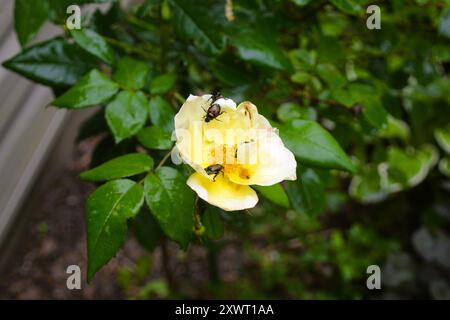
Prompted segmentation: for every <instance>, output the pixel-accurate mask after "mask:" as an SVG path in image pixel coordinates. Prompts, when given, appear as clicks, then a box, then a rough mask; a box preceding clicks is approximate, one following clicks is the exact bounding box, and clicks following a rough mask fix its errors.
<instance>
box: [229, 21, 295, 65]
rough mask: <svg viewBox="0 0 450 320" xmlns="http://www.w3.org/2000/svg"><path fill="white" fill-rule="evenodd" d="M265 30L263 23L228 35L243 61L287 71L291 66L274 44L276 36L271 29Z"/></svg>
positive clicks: (275, 43)
mask: <svg viewBox="0 0 450 320" xmlns="http://www.w3.org/2000/svg"><path fill="white" fill-rule="evenodd" d="M267 29H268V27H267V26H266V25H265V23H261V24H258V25H257V26H254V27H242V28H239V29H238V30H235V32H233V33H231V34H230V37H231V41H232V43H233V45H234V46H235V47H236V48H237V51H238V54H239V56H240V57H241V58H242V59H243V60H246V61H250V62H253V63H256V64H259V65H264V66H268V67H271V68H274V69H277V70H287V69H289V68H290V67H291V64H290V62H289V59H288V58H287V57H286V56H285V54H284V52H283V50H282V49H281V48H280V46H279V45H278V43H277V42H276V39H278V37H277V35H276V34H274V32H273V31H272V27H270V28H269V30H270V31H268V30H267Z"/></svg>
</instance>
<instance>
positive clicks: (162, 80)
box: [150, 73, 177, 94]
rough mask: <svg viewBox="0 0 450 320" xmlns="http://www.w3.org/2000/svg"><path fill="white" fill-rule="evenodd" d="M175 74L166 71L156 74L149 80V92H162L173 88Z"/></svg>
mask: <svg viewBox="0 0 450 320" xmlns="http://www.w3.org/2000/svg"><path fill="white" fill-rule="evenodd" d="M176 81H177V76H176V75H175V74H174V73H166V74H162V75H160V76H157V77H155V78H153V79H152V81H151V82H150V92H151V93H152V94H164V93H166V92H168V91H169V90H170V89H172V88H173V86H174V85H175V82H176Z"/></svg>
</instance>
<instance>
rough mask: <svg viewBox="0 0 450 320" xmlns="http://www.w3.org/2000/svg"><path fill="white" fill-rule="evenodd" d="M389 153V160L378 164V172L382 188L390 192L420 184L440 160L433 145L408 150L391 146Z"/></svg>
mask: <svg viewBox="0 0 450 320" xmlns="http://www.w3.org/2000/svg"><path fill="white" fill-rule="evenodd" d="M387 155H388V159H387V162H386V163H381V164H380V165H379V166H378V173H379V175H380V177H381V180H380V181H381V186H382V188H383V189H384V190H386V191H388V192H397V191H400V190H402V189H405V188H408V187H414V186H416V185H418V184H419V183H421V182H422V181H423V180H424V179H425V178H426V177H427V176H428V173H429V172H430V170H431V169H432V168H433V167H434V165H435V164H436V163H437V161H438V151H437V150H436V148H435V147H434V146H432V145H424V146H422V147H420V148H419V149H412V148H409V149H407V150H402V149H399V148H397V147H394V146H391V147H389V148H388V151H387Z"/></svg>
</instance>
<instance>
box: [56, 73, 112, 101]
mask: <svg viewBox="0 0 450 320" xmlns="http://www.w3.org/2000/svg"><path fill="white" fill-rule="evenodd" d="M117 91H119V86H118V85H117V84H116V83H115V82H112V81H111V80H109V78H108V77H107V76H105V75H104V74H103V73H101V72H100V71H98V70H96V69H94V70H92V71H91V72H89V73H88V74H87V75H85V76H84V77H83V78H81V79H80V81H79V82H78V83H77V84H76V85H75V86H74V87H72V88H70V89H69V90H68V91H67V92H65V93H64V94H63V95H62V96H59V97H58V98H57V99H55V100H53V102H51V103H50V104H51V105H53V106H56V107H61V108H70V109H78V108H84V107H90V106H94V105H97V104H100V103H102V102H105V101H107V100H108V99H110V98H111V97H112V96H113V95H115V94H116V93H117Z"/></svg>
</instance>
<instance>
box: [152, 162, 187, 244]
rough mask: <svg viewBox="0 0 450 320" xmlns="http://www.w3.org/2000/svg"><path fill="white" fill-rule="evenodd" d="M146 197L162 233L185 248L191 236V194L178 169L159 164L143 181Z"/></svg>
mask: <svg viewBox="0 0 450 320" xmlns="http://www.w3.org/2000/svg"><path fill="white" fill-rule="evenodd" d="M144 189H145V200H146V202H147V205H148V206H149V208H150V210H151V212H152V214H153V215H154V216H155V217H156V219H157V220H158V222H159V225H160V226H161V229H162V230H163V231H164V233H165V234H166V235H167V236H169V238H171V239H172V240H174V241H176V242H178V243H179V244H180V246H181V247H182V248H183V249H186V248H187V246H188V243H189V241H190V239H191V237H192V228H193V210H194V193H193V191H192V190H191V189H189V188H188V187H187V185H186V179H185V178H184V176H183V175H182V174H181V173H179V172H178V171H177V170H175V169H173V168H170V167H162V168H160V169H159V170H157V171H156V172H155V173H150V174H149V175H148V176H147V177H146V178H145V182H144Z"/></svg>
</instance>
